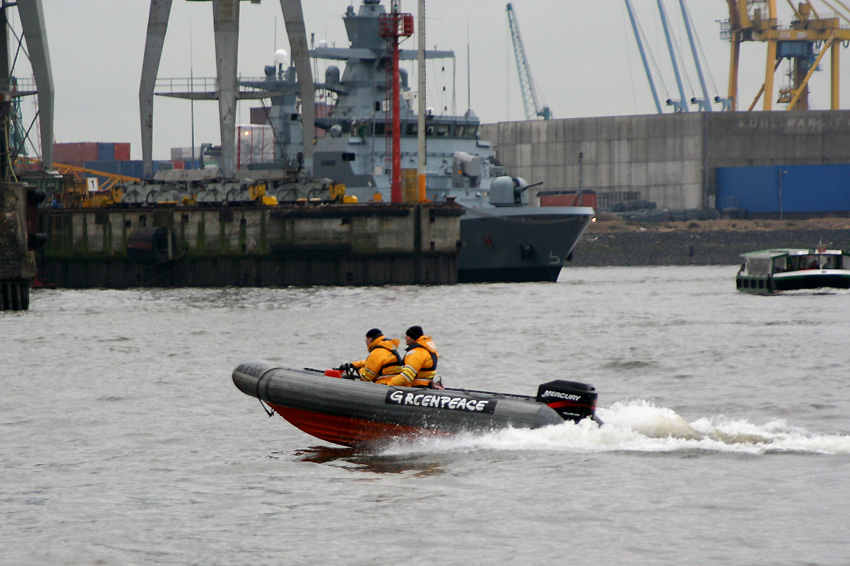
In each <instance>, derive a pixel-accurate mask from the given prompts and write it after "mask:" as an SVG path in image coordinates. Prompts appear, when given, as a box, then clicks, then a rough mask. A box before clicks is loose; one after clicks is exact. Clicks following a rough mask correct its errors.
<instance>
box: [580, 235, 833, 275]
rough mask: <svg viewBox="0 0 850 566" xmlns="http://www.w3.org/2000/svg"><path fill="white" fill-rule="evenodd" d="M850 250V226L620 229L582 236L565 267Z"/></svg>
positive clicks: (732, 260)
mask: <svg viewBox="0 0 850 566" xmlns="http://www.w3.org/2000/svg"><path fill="white" fill-rule="evenodd" d="M820 242H823V244H824V245H827V246H829V247H830V248H833V249H844V250H847V249H850V229H827V230H813V229H800V230H796V229H795V230H740V231H736V230H721V231H709V230H701V231H689V230H672V231H649V230H647V231H621V232H610V233H604V232H602V233H594V234H587V233H586V234H585V235H584V236H582V239H581V240H580V241H579V243H578V244H577V245H576V247H575V250H574V251H573V259H572V262H571V263H569V264H568V267H569V266H576V267H612V266H621V267H640V266H659V265H737V264H740V262H741V258H740V254H742V253H746V252H752V251H756V250H764V249H769V248H813V247H817V246H818V244H819V243H820Z"/></svg>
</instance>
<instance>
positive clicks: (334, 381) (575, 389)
mask: <svg viewBox="0 0 850 566" xmlns="http://www.w3.org/2000/svg"><path fill="white" fill-rule="evenodd" d="M345 377H346V376H345V374H343V372H342V371H339V370H325V371H321V370H315V369H309V368H304V369H295V368H288V367H276V366H273V365H270V364H266V363H263V362H251V363H244V364H240V365H239V366H238V367H237V368H236V369H235V370H233V383H234V384H235V385H236V387H237V388H239V390H241V391H242V392H243V393H245V394H246V395H250V396H252V397H256V398H257V399H259V400H260V401H261V403H264V405H263V407H264V408H265V407H266V405H268V407H271V410H269V409H266V412H267V413H268V415H269V416H271V415H273V414H274V413H277V414H279V415H280V416H282V417H283V418H284V419H286V420H287V421H289V422H290V423H291V424H293V425H294V426H295V427H297V428H299V429H301V430H302V431H304V432H306V433H307V434H310V435H312V436H315V437H316V438H319V439H321V440H325V441H327V442H331V443H334V444H340V445H343V446H368V445H374V444H380V443H382V442H386V441H388V440H391V439H394V438H402V437H414V436H422V435H433V434H456V433H459V432H464V431H487V430H496V429H500V428H506V427H516V428H540V427H544V426H548V425H555V424H560V423H563V422H564V421H573V422H578V421H580V420H581V419H585V418H589V419H593V420H594V421H596V422H597V423H599V424H601V421H599V419H597V418H596V397H597V394H596V390H595V389H594V388H593V387H592V386H590V385H587V384H584V383H579V382H575V381H564V380H554V381H550V382H548V383H543V384H541V385H540V386H539V387H538V391H537V395H536V396H535V397H532V396H526V395H514V394H509V393H493V392H489V391H474V390H467V389H428V388H420V387H393V386H388V385H381V384H377V383H370V382H365V381H360V380H359V379H356V380H355V379H345ZM348 377H353V376H348ZM272 411H273V412H272Z"/></svg>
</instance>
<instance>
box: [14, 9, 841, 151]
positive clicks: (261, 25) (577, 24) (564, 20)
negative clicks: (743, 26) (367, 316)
mask: <svg viewBox="0 0 850 566" xmlns="http://www.w3.org/2000/svg"><path fill="white" fill-rule="evenodd" d="M352 2H354V5H355V7H357V6H359V4H360V0H307V1H305V2H304V13H305V20H306V24H307V32H308V34H309V33H311V32H313V33H315V39H316V41H318V40H320V39H325V40H326V41H328V43H329V44H330V45H336V46H339V47H342V46H346V45H347V39H346V35H345V28H344V26H343V24H342V19H341V17H342V15H343V13H344V12H345V9H346V7H347V6H348V5H349V4H350V3H352ZM664 2H665V6H666V8H667V13H668V17H669V21H670V25H671V28H672V29H673V33H674V35H675V36H676V37H677V43H678V49H679V50H680V52H681V54H682V56H683V57H684V58H685V60H686V61H691V60H692V58H691V55H690V46H689V44H688V41H687V36H686V33H685V29H684V26H683V25H682V17H681V12H680V8H679V2H678V1H675V0H664ZM43 4H44V11H45V20H46V22H45V23H46V27H47V36H48V42H49V48H50V57H51V62H52V67H53V76H54V83H55V89H56V126H55V137H56V141H57V142H78V141H100V142H130V143H131V152H132V158H133V159H140V158H141V146H140V133H139V110H138V91H139V79H140V77H141V63H142V57H143V52H144V44H145V34H146V27H147V20H148V11H149V6H150V3H149V1H148V0H109V1H108V2H104V1H103V0H75V1H73V2H69V1H68V0H43ZM385 4H386V2H385ZM513 4H514V8H515V11H516V14H517V17H518V20H519V23H520V28H521V32H522V37H523V41H524V43H525V49H526V53H527V55H528V59H529V64H530V68H531V73H532V77H533V80H534V83H535V85H536V87H537V90H538V96H539V98H540V99H541V102H545V103H546V104H548V105H549V106H550V107H551V109H552V112H553V114H554V116H555V117H556V118H574V117H586V116H611V115H631V114H652V113H655V105H654V103H653V100H652V96H651V91H650V89H649V86H648V83H647V79H646V75H645V73H644V70H643V66H642V63H641V60H640V55H639V53H638V50H637V47H636V44H635V40H634V36H633V33H632V28H631V25H630V23H629V19H628V15H627V12H626V9H625V3H624V1H623V0H514V2H513ZM633 4H634V6H635V8H636V11H637V12H638V18H639V19H640V23H641V26H642V28H643V30H644V33H645V35H646V40H647V44H646V46H647V48H648V49H649V50H650V52H651V53H652V56H653V58H654V60H655V61H656V62H657V65H658V67H659V68H660V69H661V73H660V74H656V75H655V82H656V88H657V89H658V91H659V97H660V98H661V100H662V104H663V101H664V100H665V99H667V98H676V99H677V98H679V95H678V88H677V86H676V83H675V79H674V74H673V71H672V67H671V65H670V57H669V54H668V50H667V45H666V42H665V38H664V35H663V30H662V27H661V23H660V19H659V16H658V8H657V4H656V1H655V0H633ZM778 4H779V10H780V20H781V21H782V22H783V23H784V24H786V25H787V24H788V22H790V20H791V10H790V8H789V7H788V6H787V5H784V3H778ZM426 6H427V18H426V19H427V44H428V47H429V48H433V47H434V46H436V47H437V48H439V49H453V50H454V51H455V53H456V56H457V59H456V69H455V73H454V81H453V78H452V77H453V72H452V68H451V66H450V65H447V67H446V69H445V70H442V69H441V68H440V67H429V71H428V72H429V80H428V84H429V86H428V88H429V93H428V96H429V106H433V107H435V108H436V109H437V110H438V112H439V110H440V109H442V107H444V106H448V109H449V111H451V110H452V96H451V93H452V92H454V93H455V95H454V104H455V105H454V108H455V109H456V110H457V112H458V113H463V112H464V111H465V110H466V108H467V100H468V94H467V75H468V74H467V68H468V64H467V63H468V62H469V68H470V69H471V73H469V78H470V83H471V85H472V87H471V102H472V108H473V109H474V110H475V112H476V113H477V114H478V115H479V117H480V118H481V120H482V122H485V123H490V122H498V121H505V120H521V119H524V113H523V106H522V99H521V95H520V91H519V82H518V79H517V76H516V64H515V60H514V55H513V50H512V48H511V45H510V35H509V31H508V20H507V15H506V10H505V7H506V2H503V1H499V2H497V1H493V0H460V1H458V0H427V2H426ZM401 7H402V11H404V12H410V13H413V14H414V15H416V13H417V2H416V0H402V3H401ZM688 8H689V10H690V12H691V16H692V19H693V21H694V25H695V30H696V32H697V34H698V37H699V42H700V45H701V49H702V51H703V53H704V56H705V58H706V59H705V60H704V61H703V72H704V74H705V78H706V82H707V86H708V91H709V95H710V96H711V97H714V96H715V95H720V96H725V95H726V89H727V83H728V73H729V43H728V42H726V41H723V40H721V39H720V25H719V23H718V20H725V19H727V18H728V13H727V3H726V2H725V1H724V0H688ZM16 25H17V24H16ZM417 26H418V23H417ZM17 29H18V30H19V29H20V26H19V25H17ZM417 29H418V28H417ZM403 47H405V48H410V49H415V47H416V39H415V37H414V38H411V39H410V40H408V41H407V42H406V43H405V44H404V45H403ZM281 48H282V49H286V50H287V51H289V43H288V40H287V38H286V34H285V31H284V24H283V17H282V16H281V12H280V3H279V1H278V0H262V3H261V4H259V5H258V4H252V3H250V2H243V3H242V4H241V25H240V44H239V72H240V74H241V75H242V76H243V77H256V76H261V75H262V73H263V67H264V66H265V65H268V64H271V63H272V56H273V54H274V51H275V50H276V49H281ZM467 50H468V51H469V53H470V57H469V58H467ZM842 51H843V52H844V55H843V58H842V59H843V63H842V69H843V72H844V74H845V75H847V74H848V73H849V72H850V69H848V68H847V67H848V65H850V58H848V56H847V54H846V50H842ZM765 52H766V49H765V46H764V45H762V44H760V43H749V44H745V45H744V47H743V49H742V55H741V61H742V63H741V73H740V90H739V95H740V96H739V98H740V101H741V102H740V103H739V106H743V107H744V108H746V107H747V106H749V103H750V102H751V101H752V99H753V98H754V96H755V94H756V93H757V91H758V88H759V86H760V85H761V83H762V81H763V80H764V68H765ZM680 64H681V73H682V76H683V80H684V81H685V94H686V97H687V98H690V97H691V96H699V97H701V90H700V87H699V82H698V77H697V73H696V71H695V69H694V67H693V65H692V64H691V63H684V62H683V63H680ZM821 68H822V69H824V70H823V71H820V72H818V73H816V78H815V79H814V82H813V85H812V90H813V94H812V95H811V98H810V101H811V106H812V108H814V109H827V108H828V107H829V73H828V69H829V58H828V56H827V57H826V58H825V59H824V61H823V62H822V63H821ZM781 70H785V67H784V66H783V67H782V68H781ZM190 73H191V74H193V75H194V77H196V78H199V77H212V76H214V75H215V54H214V47H213V28H212V4H211V3H209V2H187V1H186V0H174V5H173V8H172V14H171V20H170V24H169V28H168V34H167V36H166V41H165V48H164V52H163V60H162V64H161V67H160V72H159V77H160V78H174V77H188V76H189V75H190ZM17 74H18V75H19V76H27V75H28V76H31V72H29V73H27V72H23V70H19V71H18V72H17ZM411 79H412V81H413V74H412V73H411ZM453 82H454V88H453V86H452V84H453ZM786 82H787V79H785V77H783V76H781V73H777V78H776V88H779V86H780V85H782V84H785V83H786ZM845 82H846V81H845ZM412 84H415V82H412ZM443 86H445V87H446V93H447V94H445V95H444V94H443V93H442V87H443ZM256 104H257V103H256V102H251V101H246V102H242V103H240V104H239V113H238V115H237V123H248V121H249V108H250V106H252V105H256ZM154 105H155V106H154V158H155V159H169V158H170V148H171V147H179V146H189V145H190V143H191V139H192V121H191V112H190V104H189V102H186V101H180V100H170V99H165V98H162V97H157V98H156V99H155V103H154ZM842 107H845V108H847V107H850V92H848V89H845V91H844V93H843V95H842ZM716 108H717V109H719V107H717V106H716ZM758 108H761V105H759V106H758ZM33 111H34V103H33V101H32V100H28V101H25V102H24V103H23V113H24V119H25V121H27V123H28V119H27V116H30V117H31V116H32V113H33ZM664 111H665V112H669V111H670V109H669V108H665V110H664ZM194 131H195V143H196V144H200V143H201V142H212V143H219V132H218V123H217V105H216V103H215V102H199V103H195V125H194Z"/></svg>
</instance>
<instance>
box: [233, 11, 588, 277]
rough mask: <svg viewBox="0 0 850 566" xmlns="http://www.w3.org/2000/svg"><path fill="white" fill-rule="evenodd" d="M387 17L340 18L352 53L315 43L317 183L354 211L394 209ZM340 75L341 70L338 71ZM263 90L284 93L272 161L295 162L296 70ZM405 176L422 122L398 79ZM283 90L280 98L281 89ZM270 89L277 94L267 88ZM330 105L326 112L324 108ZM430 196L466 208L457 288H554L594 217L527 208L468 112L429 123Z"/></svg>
mask: <svg viewBox="0 0 850 566" xmlns="http://www.w3.org/2000/svg"><path fill="white" fill-rule="evenodd" d="M385 13H386V10H385V8H384V6H383V5H382V4H381V2H380V0H362V4H361V5H360V6H359V10H357V11H356V12H355V8H354V6H353V5H349V6H348V7H347V10H346V12H345V14H344V16H343V21H344V23H345V27H346V31H347V34H348V39H349V42H350V44H349V46H348V47H341V48H337V47H328V46H326V45H324V44H323V43H324V42H321V43H320V45H319V46H318V47H314V48H312V49H311V50H310V55H311V57H312V58H313V61H314V67H316V68H318V64H316V63H318V62H324V65H326V67H325V72H324V82H323V83H321V82H320V83H317V85H316V88H317V92H320V93H324V97H323V99H322V100H323V102H324V105H322V104H320V105H319V109H318V111H317V118H316V127H317V129H318V130H319V131H320V132H321V133H322V135H319V136H317V137H316V139H315V143H314V148H313V149H314V153H313V173H314V175H315V176H316V177H324V178H329V179H332V180H334V181H335V182H338V183H342V184H344V185H345V187H346V194H347V195H353V196H356V197H357V198H358V200H359V202H365V201H373V200H384V201H389V200H390V184H391V173H392V171H391V153H392V148H391V142H390V138H389V134H390V129H391V121H390V118H391V111H390V110H389V109H388V102H389V99H390V98H391V96H390V95H389V94H388V93H391V92H392V88H391V83H390V80H389V79H388V69H390V68H391V66H392V55H391V51H390V48H389V47H388V42H387V41H386V40H385V39H384V38H383V37H381V35H380V30H379V21H380V17H381V14H385ZM424 55H425V58H426V59H450V58H453V57H454V53H453V52H452V51H440V50H426V51H425V54H424ZM417 57H418V53H417V51H416V50H404V49H401V50H399V59H400V60H401V61H411V60H413V61H415V60H416V59H417ZM340 64H341V65H343V68H342V69H340V66H339V65H340ZM266 78H267V80H266V81H264V82H266V83H267V84H266V85H265V86H264V85H263V84H261V83H254V84H251V85H246V86H254V87H256V88H261V89H269V90H274V89H279V90H278V91H279V92H281V93H282V92H284V91H285V92H287V93H288V94H285V95H284V94H282V95H280V96H275V97H272V102H271V108H270V109H269V116H270V123H271V125H272V127H273V128H274V129H275V130H276V133H275V139H277V140H279V142H278V145H279V147H278V148H276V154H277V155H276V156H275V157H276V159H277V160H282V161H286V160H287V157H289V158H290V159H291V160H292V159H294V157H293V156H298V155H300V147H303V146H302V145H301V144H303V138H304V137H305V136H303V132H301V131H297V129H298V126H299V125H300V122H299V120H298V112H297V102H296V100H295V89H294V88H293V87H295V85H296V81H295V77H294V68H292V67H290V68H289V69H286V68H284V66H283V65H280V64H278V65H277V67H267V68H266ZM399 83H400V85H399V86H400V90H401V96H400V101H399V102H400V104H399V108H400V111H399V113H400V123H401V159H402V168H403V169H404V168H409V169H408V171H412V172H415V168H416V164H417V156H418V138H417V134H418V115H417V114H416V112H414V110H413V108H412V100H413V93H412V91H411V88H410V85H409V82H408V73H407V71H406V70H405V69H404V68H401V69H400V78H399ZM287 84H288V85H289V88H286V85H287ZM270 85H275V86H270ZM328 101H331V102H328ZM425 124H426V126H425V127H426V145H427V150H426V160H427V161H426V162H427V165H426V186H427V191H426V196H427V198H428V199H429V200H432V201H445V200H454V201H455V202H457V203H459V204H461V205H463V206H464V207H465V210H466V213H465V214H464V215H463V216H462V217H461V222H460V227H461V230H460V234H461V242H460V249H459V253H458V281H459V282H519V281H556V280H557V279H558V275H559V273H560V271H561V268H562V267H563V266H564V263H565V262H566V261H567V260H569V259H571V256H572V251H573V247H574V246H575V244H576V242H577V241H578V239H579V238H580V237H581V235H582V233H583V232H584V230H585V229H586V228H587V226H588V224H589V223H590V222H591V221H592V220H593V217H594V210H593V209H592V208H590V207H583V206H559V207H548V206H547V207H540V206H530V205H529V200H530V199H529V194H528V193H529V190H528V189H529V185H528V183H527V182H526V181H525V180H524V179H521V178H518V177H513V176H510V175H508V174H506V171H505V168H504V167H503V166H501V165H500V164H499V162H498V160H497V159H496V156H495V153H494V151H493V148H492V147H491V144H490V143H489V142H488V141H485V140H482V139H481V136H480V134H479V126H480V119H479V118H478V116H477V115H476V114H475V112H473V111H472V110H471V109H469V110H467V111H466V112H465V113H464V114H463V115H457V116H456V115H444V114H437V113H435V112H433V111H429V112H427V113H426V120H425Z"/></svg>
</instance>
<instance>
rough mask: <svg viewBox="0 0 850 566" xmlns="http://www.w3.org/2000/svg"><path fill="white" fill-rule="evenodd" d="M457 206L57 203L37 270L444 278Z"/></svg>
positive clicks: (49, 273) (97, 280)
mask: <svg viewBox="0 0 850 566" xmlns="http://www.w3.org/2000/svg"><path fill="white" fill-rule="evenodd" d="M461 214H462V208H461V207H459V206H456V205H448V204H427V205H392V204H384V205H303V206H301V205H292V206H277V207H215V208H213V207H210V208H206V207H165V208H112V209H110V208H104V209H74V210H54V211H48V212H46V213H45V214H44V215H43V223H44V231H45V232H46V233H47V244H46V245H45V248H44V254H43V264H44V265H43V269H44V271H46V277H47V279H48V280H49V281H50V282H51V283H55V284H56V285H57V286H59V287H73V288H92V287H96V288H126V287H184V286H213V287H220V286H231V285H232V286H286V285H385V284H417V283H425V284H451V283H456V282H457V253H458V241H459V239H460V220H459V219H460V215H461Z"/></svg>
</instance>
